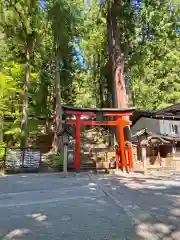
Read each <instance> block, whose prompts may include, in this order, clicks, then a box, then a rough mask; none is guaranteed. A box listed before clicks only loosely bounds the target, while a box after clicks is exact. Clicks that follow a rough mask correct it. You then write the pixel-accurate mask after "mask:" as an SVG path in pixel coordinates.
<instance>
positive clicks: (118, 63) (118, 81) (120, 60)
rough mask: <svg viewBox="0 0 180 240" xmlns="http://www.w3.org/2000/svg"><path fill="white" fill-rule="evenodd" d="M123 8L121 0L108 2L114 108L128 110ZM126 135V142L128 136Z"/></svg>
mask: <svg viewBox="0 0 180 240" xmlns="http://www.w3.org/2000/svg"><path fill="white" fill-rule="evenodd" d="M121 8H122V1H121V0H112V1H109V2H108V11H107V30H108V49H109V62H110V64H111V70H112V107H114V108H127V107H128V98H127V94H126V87H125V81H124V52H123V51H122V49H121V36H122V34H123V33H122V32H121V27H120V22H119V20H118V15H119V12H120V10H121ZM126 135H127V134H126V133H125V140H127V138H128V136H126ZM115 137H116V142H120V139H119V134H118V128H117V127H116V128H115Z"/></svg>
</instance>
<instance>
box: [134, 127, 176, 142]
mask: <svg viewBox="0 0 180 240" xmlns="http://www.w3.org/2000/svg"><path fill="white" fill-rule="evenodd" d="M138 138H139V141H138ZM132 142H133V143H140V145H150V144H152V145H153V144H154V145H157V144H173V143H174V142H180V137H179V136H176V135H175V136H168V135H162V134H156V133H151V132H148V130H147V128H144V129H141V130H139V131H138V132H137V133H136V134H134V135H133V136H132Z"/></svg>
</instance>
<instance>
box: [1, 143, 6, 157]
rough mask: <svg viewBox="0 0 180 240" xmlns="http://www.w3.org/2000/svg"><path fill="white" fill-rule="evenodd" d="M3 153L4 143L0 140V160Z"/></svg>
mask: <svg viewBox="0 0 180 240" xmlns="http://www.w3.org/2000/svg"><path fill="white" fill-rule="evenodd" d="M4 154H5V144H4V143H3V142H0V160H2V159H3V157H4Z"/></svg>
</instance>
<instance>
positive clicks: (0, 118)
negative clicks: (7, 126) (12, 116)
mask: <svg viewBox="0 0 180 240" xmlns="http://www.w3.org/2000/svg"><path fill="white" fill-rule="evenodd" d="M3 125H4V118H3V116H2V115H1V116H0V142H3V140H4V132H3Z"/></svg>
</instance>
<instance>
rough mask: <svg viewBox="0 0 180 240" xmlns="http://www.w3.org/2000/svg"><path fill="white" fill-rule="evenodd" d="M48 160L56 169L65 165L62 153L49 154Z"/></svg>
mask: <svg viewBox="0 0 180 240" xmlns="http://www.w3.org/2000/svg"><path fill="white" fill-rule="evenodd" d="M48 159H49V161H50V162H51V166H52V167H54V168H56V167H60V166H62V165H63V156H62V154H60V153H57V154H49V155H48Z"/></svg>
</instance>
